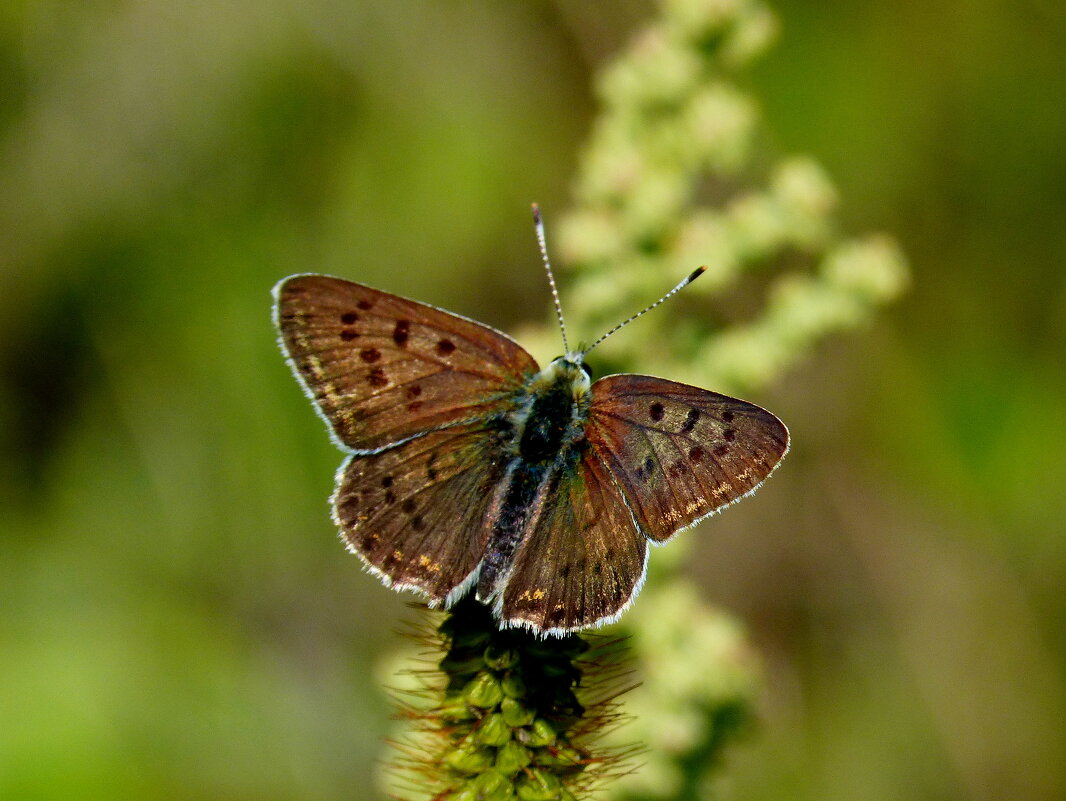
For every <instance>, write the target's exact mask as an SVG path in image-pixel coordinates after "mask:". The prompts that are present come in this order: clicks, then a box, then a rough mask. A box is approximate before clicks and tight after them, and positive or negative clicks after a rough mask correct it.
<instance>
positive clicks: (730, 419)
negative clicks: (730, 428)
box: [722, 411, 733, 423]
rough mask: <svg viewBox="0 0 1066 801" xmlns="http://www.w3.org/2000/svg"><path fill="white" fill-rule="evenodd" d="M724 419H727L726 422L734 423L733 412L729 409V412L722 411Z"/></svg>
mask: <svg viewBox="0 0 1066 801" xmlns="http://www.w3.org/2000/svg"><path fill="white" fill-rule="evenodd" d="M722 420H723V421H725V422H726V423H732V422H733V413H732V412H728V411H727V412H722Z"/></svg>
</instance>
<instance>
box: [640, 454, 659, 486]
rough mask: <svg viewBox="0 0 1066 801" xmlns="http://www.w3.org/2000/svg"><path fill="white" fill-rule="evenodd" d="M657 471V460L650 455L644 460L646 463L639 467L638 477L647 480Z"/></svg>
mask: <svg viewBox="0 0 1066 801" xmlns="http://www.w3.org/2000/svg"><path fill="white" fill-rule="evenodd" d="M654 471H655V460H654V459H652V458H651V457H650V456H649V457H648V458H647V459H645V460H644V464H642V465H641V466H640V467H638V468H637V478H639V479H640V480H641V481H647V480H648V479H649V478H651V474H652V473H653V472H654Z"/></svg>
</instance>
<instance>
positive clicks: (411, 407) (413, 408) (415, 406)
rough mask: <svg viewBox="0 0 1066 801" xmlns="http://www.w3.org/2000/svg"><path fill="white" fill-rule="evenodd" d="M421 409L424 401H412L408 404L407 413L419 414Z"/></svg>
mask: <svg viewBox="0 0 1066 801" xmlns="http://www.w3.org/2000/svg"><path fill="white" fill-rule="evenodd" d="M421 408H422V401H411V402H410V403H409V404H407V411H409V412H417V411H418V410H419V409H421Z"/></svg>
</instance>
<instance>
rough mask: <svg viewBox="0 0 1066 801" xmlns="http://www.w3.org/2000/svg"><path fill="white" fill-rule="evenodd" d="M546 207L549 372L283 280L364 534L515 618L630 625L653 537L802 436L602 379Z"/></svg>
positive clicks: (430, 314) (453, 330) (368, 541)
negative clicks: (577, 325)
mask: <svg viewBox="0 0 1066 801" xmlns="http://www.w3.org/2000/svg"><path fill="white" fill-rule="evenodd" d="M535 217H536V221H537V233H538V239H539V241H540V244H541V251H542V254H544V260H545V267H546V269H547V271H548V275H549V280H550V281H551V288H552V295H553V298H554V299H555V304H556V311H557V313H558V316H559V323H560V327H561V329H562V330H563V337H564V348H566V351H567V352H566V355H564V356H561V357H559V358H558V359H555V360H554V361H552V362H551V363H550V364H549V365H548V366H547V367H545V368H544V369H540V368H539V367H538V366H537V364H536V362H535V361H534V360H533V358H532V357H531V356H530V355H529V354H528V353H526V351H525V350H523V349H522V348H521V347H520V346H519V345H518V344H517V343H515V342H514V341H513V340H511V339H510V338H508V337H507V336H505V335H504V334H502V333H500V332H498V331H495V330H494V329H492V328H489V327H487V326H484V325H481V324H480V323H476V322H474V321H472V320H468V319H466V318H463V317H460V316H458V315H455V314H451V313H450V312H446V311H443V310H441V309H437V308H434V307H432V306H429V305H427V304H424V303H419V302H417V301H413V300H408V299H406V298H401V297H399V296H397V295H393V294H390V293H387V292H382V291H380V290H376V289H372V288H370V287H367V286H363V285H361V284H356V283H352V282H350V281H346V280H343V279H340V278H331V277H328V276H323V275H296V276H292V277H290V278H287V279H285V280H283V281H282V282H281V283H279V284H278V285H277V287H275V290H274V294H275V299H276V302H275V322H276V324H277V327H278V330H279V332H280V340H281V345H282V348H283V350H284V352H285V354H286V355H287V357H288V359H289V362H290V364H291V366H292V368H293V371H294V373H295V374H296V376H297V378H298V379H299V381H300V383H301V384H302V385H303V387H304V389H305V390H306V392H307V394H308V395H309V396H310V397H311V399H312V401H313V402H314V404H315V406H316V408H317V409H318V411H319V412H320V414H321V415H322V417H323V418H324V419H325V420H326V422H327V424H328V425H329V427H330V430H331V432H332V434H333V436H334V438H335V440H336V442H337V443H338V445H339V446H340V447H342V449H344V450H345V451H347V452H348V456H347V458H346V459H345V461H344V463H343V464H342V465H341V468H340V470H339V471H338V473H337V484H336V490H335V492H334V494H333V498H332V504H333V517H334V521H335V522H336V524H337V526H338V528H339V530H340V533H341V536H342V537H343V539H344V541H345V542H346V544H347V546H348V548H349V549H350V550H351V551H353V552H354V553H356V554H358V555H359V556H360V557H361V559H362V560H363V562H364V563H365V564H366V566H367V567H368V569H369V570H370V571H371V572H373V573H374V574H375V575H377V576H379V577H380V578H381V579H382V581H384V582H385V583H386V584H387V585H389V586H391V587H393V588H395V589H406V590H414V591H417V592H419V593H420V594H422V595H423V596H425V597H426V598H427V600H428V601H429V603H430V604H431V605H445V606H447V605H450V604H451V603H453V602H455V601H456V600H458V599H459V598H460V597H462V596H463V595H465V594H466V593H468V592H473V593H475V594H476V595H477V596H478V597H479V599H481V600H482V601H484V602H486V603H490V604H492V606H493V609H494V610H495V613H496V616H497V617H498V619H499V621H500V624H501V625H503V626H525V627H528V628H530V629H532V630H534V631H536V632H539V633H542V634H565V633H569V632H573V631H576V630H579V629H584V628H588V627H591V626H597V625H602V624H603V623H606V622H610V621H613V620H615V619H617V618H618V616H619V615H621V614H622V612H624V611H625V609H626V608H628V606H629V604H630V603H631V602H632V600H633V598H634V597H635V596H636V594H637V592H639V590H640V586H641V584H642V583H643V580H644V575H645V571H646V567H647V555H648V543H649V542H653V543H661V542H664V541H665V540H667V539H669V538H670V537H671V536H672V535H673V534H675V533H677V532H678V531H680V530H681V529H683V528H685V527H687V526H690V525H693V524H694V523H696V522H698V521H699V520H701V519H703V518H704V517H707V516H708V515H711V514H714V513H715V512H717V511H720V510H721V509H723V508H724V507H726V506H728V505H729V504H731V503H733V502H735V501H736V500H739V499H740V498H742V497H744V496H745V495H748V494H750V493H751V492H753V491H754V490H755V489H756V488H757V487H758V486H759V485H760V484H761V483H762V481H763V480H764V479H765V478H766V477H767V476H768V475H769V474H770V473H771V472H772V471H773V469H774V468H775V467H776V465H777V464H778V463H779V462H780V460H781V458H782V457H783V456H784V454H785V452H786V451H787V450H788V431H787V429H786V428H785V426H784V424H782V423H781V421H779V420H778V419H777V418H776V417H775V416H774V415H772V414H770V413H769V412H767V411H765V410H764V409H761V408H759V407H758V406H755V405H754V404H750V403H747V402H746V401H742V400H737V399H736V398H730V397H727V396H725V395H719V394H717V393H714V392H709V391H707V390H703V389H698V388H696V387H691V386H687V385H684V384H678V383H675V382H672V381H667V380H664V379H659V378H651V377H648V376H641V375H613V376H607V377H605V378H602V379H600V380H598V381H596V382H595V383H591V382H590V379H589V377H588V372H587V366H586V365H585V363H584V356H585V354H586V353H587V352H588V351H589V350H591V347H590V348H586V349H584V350H582V351H574V352H571V351H570V350H569V348H568V347H566V344H565V327H564V326H563V319H562V312H561V309H560V307H559V303H558V294H557V292H556V291H555V283H554V279H553V278H552V277H551V271H550V266H549V265H548V264H547V255H546V249H545V247H544V239H543V226H542V225H541V223H540V219H539V214H536V212H535ZM701 271H702V270H697V271H696V272H694V273H693V274H692V275H690V276H689V277H688V278H687V279H685V281H682V282H681V284H679V285H678V286H677V287H675V288H674V289H673V290H672V291H671V292H670V293H667V295H666V296H664V298H663V299H661V300H660V301H658V302H657V303H655V304H652V306H650V307H648V308H649V309H650V308H653V307H654V306H656V305H658V303H661V302H662V300H665V299H666V298H667V297H669V296H670V295H672V294H674V293H675V292H677V291H679V290H680V289H681V288H682V287H683V286H685V285H686V284H687V283H689V282H690V281H692V280H694V279H695V278H696V277H697V276H698V275H699V274H700V272H701ZM642 313H643V312H642ZM638 316H639V314H638V315H634V316H633V317H631V318H630V319H629V320H626V321H625V322H623V323H622V324H620V325H619V326H617V327H616V328H615V329H612V331H610V332H608V333H607V334H606V335H604V337H601V339H600V340H598V341H597V343H594V345H593V346H592V347H595V344H598V342H600V341H602V340H603V339H604V338H606V336H609V335H610V334H611V333H613V332H614V331H615V330H617V329H618V328H620V327H621V326H622V325H625V324H626V323H628V322H630V321H631V320H633V319H636V317H638Z"/></svg>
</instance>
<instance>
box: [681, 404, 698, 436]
mask: <svg viewBox="0 0 1066 801" xmlns="http://www.w3.org/2000/svg"><path fill="white" fill-rule="evenodd" d="M699 419H700V410H699V409H689V410H688V417H686V418H685V422H684V423H683V424H682V426H681V433H682V434H687V433H689V432H690V431H691V430H692V429H694V428H695V427H696V421H697V420H699Z"/></svg>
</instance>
